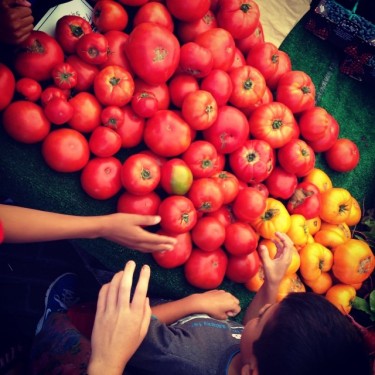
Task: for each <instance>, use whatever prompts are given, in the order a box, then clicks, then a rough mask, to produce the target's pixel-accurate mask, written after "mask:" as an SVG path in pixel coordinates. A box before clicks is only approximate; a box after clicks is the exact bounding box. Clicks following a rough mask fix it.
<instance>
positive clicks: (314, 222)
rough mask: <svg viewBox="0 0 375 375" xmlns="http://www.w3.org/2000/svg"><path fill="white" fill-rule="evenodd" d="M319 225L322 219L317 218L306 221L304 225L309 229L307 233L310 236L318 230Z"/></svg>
mask: <svg viewBox="0 0 375 375" xmlns="http://www.w3.org/2000/svg"><path fill="white" fill-rule="evenodd" d="M321 224H322V219H321V218H320V217H319V216H317V217H314V218H312V219H309V220H306V225H307V227H308V228H309V232H310V234H311V235H312V236H313V235H314V234H315V233H316V232H317V231H318V230H319V229H320V226H321Z"/></svg>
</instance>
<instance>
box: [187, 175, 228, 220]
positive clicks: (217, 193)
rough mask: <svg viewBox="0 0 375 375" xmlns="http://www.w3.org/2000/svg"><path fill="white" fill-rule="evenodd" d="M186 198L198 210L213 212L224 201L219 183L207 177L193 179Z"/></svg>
mask: <svg viewBox="0 0 375 375" xmlns="http://www.w3.org/2000/svg"><path fill="white" fill-rule="evenodd" d="M187 196H188V198H189V199H190V200H191V201H192V202H193V204H194V207H195V208H196V209H197V210H198V211H199V212H203V213H205V212H213V211H216V210H218V209H219V208H220V207H221V206H222V205H223V203H224V195H223V192H222V191H221V188H220V186H219V184H218V183H217V182H216V181H215V180H213V179H212V178H209V177H203V178H198V179H196V180H194V181H193V183H192V185H191V187H190V190H189V191H188V195H187Z"/></svg>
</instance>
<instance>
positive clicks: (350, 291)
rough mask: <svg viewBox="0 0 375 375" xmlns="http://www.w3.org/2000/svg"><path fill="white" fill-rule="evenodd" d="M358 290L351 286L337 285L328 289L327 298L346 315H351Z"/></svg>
mask: <svg viewBox="0 0 375 375" xmlns="http://www.w3.org/2000/svg"><path fill="white" fill-rule="evenodd" d="M355 297H356V290H355V289H354V288H353V287H352V286H351V285H345V284H335V285H333V286H332V287H331V288H329V289H328V291H327V293H326V298H327V300H328V301H330V302H331V303H333V304H334V305H335V306H336V307H337V308H338V309H339V310H340V311H341V312H342V313H343V314H344V315H347V314H349V313H350V310H351V309H352V304H353V301H354V298H355Z"/></svg>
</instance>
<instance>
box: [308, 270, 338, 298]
mask: <svg viewBox="0 0 375 375" xmlns="http://www.w3.org/2000/svg"><path fill="white" fill-rule="evenodd" d="M303 282H304V283H305V284H306V285H307V286H309V287H310V288H311V290H312V291H313V292H314V293H317V294H325V293H326V292H327V290H328V289H329V288H330V287H331V286H332V276H331V275H330V274H329V273H328V272H322V273H321V274H320V276H319V277H318V278H317V279H315V280H305V279H303Z"/></svg>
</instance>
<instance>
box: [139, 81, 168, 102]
mask: <svg viewBox="0 0 375 375" xmlns="http://www.w3.org/2000/svg"><path fill="white" fill-rule="evenodd" d="M170 82H171V81H170ZM169 84H170V83H169ZM138 91H145V92H152V93H153V94H154V95H155V98H156V100H157V101H158V109H168V108H169V104H170V95H169V88H168V85H167V84H166V83H160V84H158V85H150V84H148V83H146V82H144V81H142V80H141V79H139V78H136V79H135V92H138Z"/></svg>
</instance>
